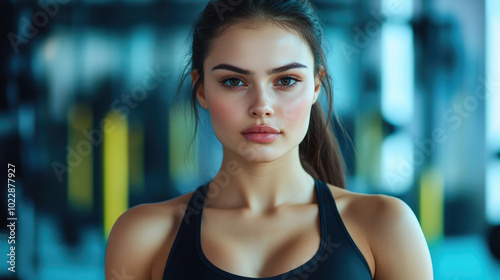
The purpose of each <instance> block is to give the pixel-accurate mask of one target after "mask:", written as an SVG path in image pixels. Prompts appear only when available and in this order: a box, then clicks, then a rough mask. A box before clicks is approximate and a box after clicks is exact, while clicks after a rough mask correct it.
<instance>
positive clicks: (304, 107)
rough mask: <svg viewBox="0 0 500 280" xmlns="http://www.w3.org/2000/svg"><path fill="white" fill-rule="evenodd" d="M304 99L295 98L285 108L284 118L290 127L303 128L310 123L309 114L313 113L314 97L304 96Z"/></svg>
mask: <svg viewBox="0 0 500 280" xmlns="http://www.w3.org/2000/svg"><path fill="white" fill-rule="evenodd" d="M303 96H304V97H300V98H295V99H293V100H290V101H288V102H287V104H286V106H283V110H282V112H283V116H284V118H285V120H284V121H286V122H287V123H288V124H289V125H295V126H302V125H307V124H308V123H309V114H310V112H311V106H312V97H311V98H309V95H307V94H305V93H304V94H303Z"/></svg>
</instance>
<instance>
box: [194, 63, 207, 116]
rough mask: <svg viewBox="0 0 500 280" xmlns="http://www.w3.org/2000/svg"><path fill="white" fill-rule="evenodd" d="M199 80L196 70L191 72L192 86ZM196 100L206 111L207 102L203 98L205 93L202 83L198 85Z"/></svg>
mask: <svg viewBox="0 0 500 280" xmlns="http://www.w3.org/2000/svg"><path fill="white" fill-rule="evenodd" d="M199 78H200V75H199V74H198V70H193V71H192V72H191V80H192V81H193V86H194V85H195V84H196V82H197V81H198V79H199ZM196 98H198V102H200V105H201V106H202V107H203V108H205V109H208V105H207V100H206V98H205V92H204V91H203V83H202V84H200V86H199V87H198V90H196Z"/></svg>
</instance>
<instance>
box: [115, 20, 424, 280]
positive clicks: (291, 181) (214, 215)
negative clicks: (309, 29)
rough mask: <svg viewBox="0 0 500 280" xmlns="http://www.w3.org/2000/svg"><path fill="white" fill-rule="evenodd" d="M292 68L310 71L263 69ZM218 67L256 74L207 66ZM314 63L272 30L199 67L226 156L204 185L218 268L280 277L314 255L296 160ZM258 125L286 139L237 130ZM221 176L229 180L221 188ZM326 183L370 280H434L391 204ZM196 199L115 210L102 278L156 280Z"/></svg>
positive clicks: (233, 32)
mask: <svg viewBox="0 0 500 280" xmlns="http://www.w3.org/2000/svg"><path fill="white" fill-rule="evenodd" d="M290 63H300V64H301V65H303V66H305V67H299V68H292V69H288V70H286V71H284V72H279V73H272V74H270V73H268V72H269V70H270V69H275V68H278V67H281V66H284V65H289V64H290ZM221 64H226V65H231V66H235V67H237V68H240V69H245V70H248V71H250V72H251V73H245V74H242V73H238V72H235V71H233V70H228V69H215V70H213V68H214V67H216V66H219V65H221ZM313 66H314V62H313V56H312V54H311V51H310V49H309V47H308V45H307V43H306V42H305V41H303V40H302V39H301V38H300V36H298V35H297V34H296V33H294V32H293V31H290V30H285V29H282V28H280V27H278V26H276V25H274V24H272V23H265V24H263V25H259V26H253V25H248V24H237V25H234V26H231V27H230V28H228V29H227V30H226V31H225V32H224V33H223V34H222V35H221V37H220V38H218V39H217V41H216V42H215V44H214V46H213V49H212V51H211V52H210V53H209V55H208V56H207V59H206V60H205V62H204V66H203V67H204V69H203V70H204V75H205V76H204V82H203V84H202V86H201V87H200V89H199V90H198V92H197V97H198V101H199V102H200V104H201V106H202V107H203V108H205V109H206V110H208V111H209V113H210V117H211V122H212V127H213V130H214V132H215V135H216V136H217V138H218V139H219V141H220V142H221V143H222V145H223V152H224V155H223V162H222V166H221V169H220V171H219V173H218V174H217V175H215V177H214V180H212V182H211V183H210V185H209V194H210V193H212V194H213V195H209V196H208V197H207V201H206V204H205V208H204V212H203V216H202V227H201V229H202V235H201V243H202V250H203V253H204V254H205V256H206V257H207V259H208V260H209V261H210V262H212V263H213V264H214V265H215V266H217V267H219V268H220V269H222V270H225V271H227V272H230V273H233V274H237V275H241V276H247V277H270V276H275V275H278V274H281V273H284V272H286V271H289V270H291V269H293V268H296V267H298V266H300V265H301V264H303V263H305V262H306V261H308V260H309V259H310V258H311V257H312V256H314V254H315V253H316V251H317V250H318V248H319V243H320V225H319V213H318V206H317V201H316V194H315V190H314V180H313V178H312V177H311V176H310V175H309V174H308V173H307V172H305V170H304V169H303V168H302V166H301V164H300V159H299V152H298V145H299V144H300V142H301V141H302V140H303V139H304V137H305V135H306V132H307V128H308V124H309V115H310V110H311V106H312V104H314V103H315V102H316V101H317V98H318V96H319V93H320V82H321V75H319V76H315V75H314V71H313V69H314V68H313ZM320 73H321V72H320ZM288 76H293V77H294V79H295V78H297V79H296V80H294V81H293V80H291V79H290V78H286V77H288ZM191 77H192V80H193V82H195V81H196V80H197V79H198V78H199V75H198V73H197V72H196V71H193V73H192V74H191ZM228 77H231V79H232V80H227V79H228ZM283 77H285V78H283ZM294 82H295V83H294ZM223 84H226V85H230V86H233V87H232V88H229V87H224V86H222V85H223ZM290 84H293V85H294V86H293V87H286V86H284V85H290ZM253 124H269V125H272V126H274V127H275V128H277V129H278V130H279V131H280V132H281V135H280V137H279V138H278V139H276V140H275V141H274V142H271V143H266V144H261V143H253V142H249V141H248V140H246V139H245V138H244V137H243V136H242V135H241V132H242V131H243V130H244V129H245V128H247V127H249V126H250V125H253ZM228 170H229V171H231V172H227V171H228ZM224 171H226V172H224ZM223 173H224V174H226V175H227V174H228V173H230V176H229V179H228V180H223V179H224V178H223ZM225 178H226V179H227V177H225ZM219 180H221V181H219ZM222 181H224V182H226V183H225V184H221V183H218V182H222ZM328 187H329V189H330V191H331V192H332V195H333V196H334V199H335V200H336V203H337V207H338V209H339V212H340V214H341V217H342V219H343V222H344V224H345V225H346V228H347V229H348V231H349V233H350V235H351V237H352V238H353V240H354V242H355V243H356V245H357V246H358V248H359V249H360V251H361V253H362V254H363V256H364V257H365V259H366V261H367V262H368V264H369V267H370V270H371V273H372V277H373V279H377V280H380V279H432V264H431V259H430V254H429V251H428V248H427V244H426V242H425V239H424V236H423V234H422V230H421V228H420V226H419V223H418V220H417V219H416V217H415V215H414V213H413V212H412V210H411V209H410V208H409V207H408V205H406V204H405V203H404V202H403V201H401V200H399V199H397V198H394V197H390V196H385V195H365V194H356V193H353V192H350V191H347V190H344V189H341V188H338V187H336V186H333V185H330V184H328ZM191 195H192V192H190V193H187V194H185V195H182V196H179V197H177V198H173V199H170V200H167V201H164V202H158V203H147V204H141V205H138V206H135V207H132V208H131V209H129V210H128V211H126V212H125V213H124V214H122V215H121V216H120V217H119V219H118V220H117V221H116V223H115V225H114V226H113V229H112V231H111V234H110V236H109V239H108V244H107V251H106V264H105V270H106V279H113V277H116V273H118V274H119V273H123V272H124V273H126V274H127V275H131V276H135V277H136V279H155V280H156V279H158V280H159V279H161V278H162V274H163V270H164V268H165V263H166V260H167V257H168V254H169V252H170V249H171V247H172V244H173V241H174V239H175V236H176V234H177V230H178V229H179V226H180V224H181V220H182V217H183V214H184V213H183V212H182V211H179V206H180V205H183V204H187V203H188V200H189V199H190V197H191ZM124 244H127V246H124Z"/></svg>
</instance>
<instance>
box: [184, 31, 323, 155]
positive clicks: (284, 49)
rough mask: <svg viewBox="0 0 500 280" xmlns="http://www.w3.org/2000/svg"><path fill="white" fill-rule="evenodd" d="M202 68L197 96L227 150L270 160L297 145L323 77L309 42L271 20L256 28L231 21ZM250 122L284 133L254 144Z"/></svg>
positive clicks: (227, 151)
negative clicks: (317, 74)
mask: <svg viewBox="0 0 500 280" xmlns="http://www.w3.org/2000/svg"><path fill="white" fill-rule="evenodd" d="M203 67H204V68H203V70H204V75H205V76H204V83H203V85H202V86H201V87H200V89H199V90H198V92H197V97H198V100H199V102H200V104H201V105H202V106H203V107H204V108H205V109H208V110H209V113H210V117H211V122H212V127H213V130H214V133H215V135H216V136H217V138H218V139H219V141H220V142H221V143H222V145H223V148H224V152H225V153H234V154H235V155H239V156H241V157H243V158H246V160H248V161H252V162H269V161H273V160H276V159H278V158H280V157H282V156H283V155H285V154H287V153H289V152H290V151H292V150H294V149H295V148H297V149H298V145H299V144H300V142H302V140H303V139H304V137H305V135H306V133H307V129H308V125H309V117H310V112H311V106H312V104H313V103H315V102H316V99H317V97H318V94H319V90H320V80H319V79H317V78H316V79H315V77H314V68H313V67H314V60H313V56H312V53H311V51H310V48H309V46H308V45H307V43H306V42H305V41H303V40H302V39H301V38H300V37H299V36H298V35H297V34H296V33H292V32H290V31H287V30H285V29H282V28H280V27H278V26H276V25H274V24H271V23H266V24H265V25H263V26H262V27H260V28H258V29H255V28H246V26H245V25H241V24H238V25H233V26H231V27H229V28H228V29H226V31H225V32H224V33H223V34H222V35H221V36H220V37H219V38H218V39H217V40H216V41H215V43H214V45H213V47H212V50H211V52H210V53H209V55H208V56H207V58H206V60H205V62H204V66H203ZM192 78H193V80H194V81H195V80H196V79H197V74H196V72H193V74H192ZM252 125H270V126H272V127H274V128H276V129H277V130H278V131H279V132H280V134H279V136H278V137H277V138H276V139H275V140H274V141H271V142H267V143H257V142H253V141H250V140H248V139H247V138H245V136H244V134H242V132H243V131H244V130H245V129H246V128H248V127H250V126H252Z"/></svg>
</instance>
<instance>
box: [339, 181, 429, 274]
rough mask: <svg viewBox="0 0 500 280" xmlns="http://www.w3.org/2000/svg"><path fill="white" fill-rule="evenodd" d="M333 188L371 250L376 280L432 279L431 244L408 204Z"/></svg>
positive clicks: (391, 197) (388, 198) (384, 196)
mask: <svg viewBox="0 0 500 280" xmlns="http://www.w3.org/2000/svg"><path fill="white" fill-rule="evenodd" d="M332 187H333V186H331V185H330V189H331V190H332ZM333 188H334V189H333V190H332V194H333V193H335V194H334V197H335V196H337V197H336V198H335V199H336V201H337V200H338V201H340V202H341V203H342V204H343V212H344V213H345V216H347V217H349V218H350V219H352V220H355V224H356V225H358V226H357V227H356V228H357V229H358V230H360V231H362V236H363V237H364V239H365V240H366V243H367V244H368V246H369V248H370V252H371V254H372V256H373V260H374V264H375V278H374V279H432V263H431V258H430V253H429V249H428V246H427V242H426V240H425V237H424V234H423V232H422V229H421V227H420V224H419V221H418V219H417V217H416V215H415V213H414V212H413V210H412V209H411V208H410V207H409V206H408V204H406V203H405V202H404V201H403V200H401V199H399V198H397V197H393V196H388V195H382V194H359V193H354V192H350V191H348V190H344V189H340V188H337V187H333Z"/></svg>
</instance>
